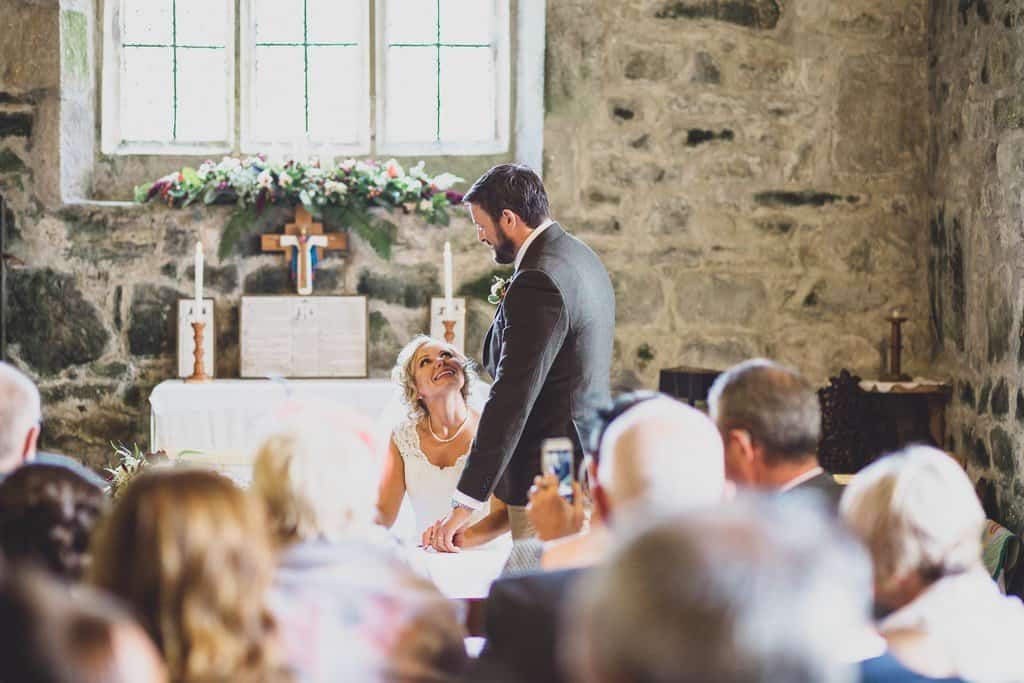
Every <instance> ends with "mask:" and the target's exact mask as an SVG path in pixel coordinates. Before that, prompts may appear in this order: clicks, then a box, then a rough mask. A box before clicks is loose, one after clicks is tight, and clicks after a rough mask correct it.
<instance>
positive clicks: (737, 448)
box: [725, 429, 758, 465]
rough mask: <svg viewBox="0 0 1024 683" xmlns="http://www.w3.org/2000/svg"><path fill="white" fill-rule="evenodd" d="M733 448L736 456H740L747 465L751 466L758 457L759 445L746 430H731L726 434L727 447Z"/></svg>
mask: <svg viewBox="0 0 1024 683" xmlns="http://www.w3.org/2000/svg"><path fill="white" fill-rule="evenodd" d="M730 446H731V447H732V449H733V450H732V452H733V455H734V456H739V458H740V459H741V460H742V461H743V463H744V464H745V465H751V464H752V463H753V462H754V459H755V458H756V457H757V451H758V448H757V445H756V444H755V443H754V440H753V439H751V438H750V432H748V431H747V430H746V429H730V430H729V431H728V432H727V433H726V438H725V447H726V448H729V447H730Z"/></svg>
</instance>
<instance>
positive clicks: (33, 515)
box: [0, 463, 107, 581]
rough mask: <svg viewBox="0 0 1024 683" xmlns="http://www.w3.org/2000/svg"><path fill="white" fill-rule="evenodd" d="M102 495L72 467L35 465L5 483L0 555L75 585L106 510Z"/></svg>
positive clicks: (0, 485) (0, 499)
mask: <svg viewBox="0 0 1024 683" xmlns="http://www.w3.org/2000/svg"><path fill="white" fill-rule="evenodd" d="M106 504H107V498H106V496H105V495H104V493H103V490H102V489H100V488H99V487H97V486H95V485H93V484H92V483H90V482H89V481H88V480H86V479H85V478H84V477H82V476H80V475H79V474H77V473H76V472H74V471H73V470H71V469H68V468H67V467H61V466H59V465H41V464H35V463H31V464H29V465H25V466H24V467H20V468H18V469H17V470H16V471H15V472H14V473H13V474H11V475H10V476H9V477H7V478H6V479H4V480H3V481H2V482H0V551H2V554H3V556H4V558H5V559H6V560H8V561H9V562H11V563H15V564H18V563H22V562H29V563H33V564H35V565H38V566H40V567H42V568H45V569H47V570H49V571H50V572H52V573H54V574H55V575H57V576H59V577H61V578H63V579H67V580H70V581H75V580H78V579H80V578H82V576H83V574H84V573H85V571H86V569H87V568H88V566H89V541H90V538H91V536H92V532H93V528H94V527H95V526H96V523H97V521H98V520H99V516H100V514H101V513H102V511H103V510H104V508H105V507H106Z"/></svg>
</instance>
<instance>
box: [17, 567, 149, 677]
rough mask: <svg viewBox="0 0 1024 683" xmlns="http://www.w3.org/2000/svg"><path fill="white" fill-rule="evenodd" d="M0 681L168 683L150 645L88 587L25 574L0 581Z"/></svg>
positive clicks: (120, 611)
mask: <svg viewBox="0 0 1024 683" xmlns="http://www.w3.org/2000/svg"><path fill="white" fill-rule="evenodd" d="M0 642H3V643H4V656H3V657H0V681H11V682H12V683H13V682H14V681H18V682H20V683H164V681H166V680H167V674H166V671H165V669H164V666H163V663H162V662H161V661H160V654H159V653H158V652H157V650H156V648H155V647H153V643H152V641H150V639H149V637H148V636H147V635H146V634H145V633H144V632H143V631H142V629H141V628H139V626H138V624H136V623H135V622H134V621H133V620H132V618H131V617H130V616H129V615H128V613H127V612H126V611H125V610H124V609H122V608H121V606H120V605H119V604H117V603H115V602H114V601H113V600H111V599H109V598H108V597H106V596H104V595H102V594H100V593H99V592H98V591H93V590H90V589H88V588H86V587H84V586H76V587H75V588H74V590H73V591H71V590H67V589H66V588H65V586H63V585H61V584H59V583H57V582H55V581H53V580H52V579H50V578H48V577H46V576H45V575H43V574H36V573H31V572H28V571H25V570H19V571H17V572H12V573H10V574H8V575H6V576H3V577H2V578H0Z"/></svg>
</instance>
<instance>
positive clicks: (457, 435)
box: [427, 411, 469, 443]
mask: <svg viewBox="0 0 1024 683" xmlns="http://www.w3.org/2000/svg"><path fill="white" fill-rule="evenodd" d="M467 422H469V411H466V418H465V419H464V420H463V421H462V424H460V425H459V428H458V429H456V430H455V433H454V434H452V436H451V438H448V439H442V438H441V437H439V436H438V435H437V434H435V433H434V428H433V427H431V426H430V416H429V415H427V430H428V431H429V432H430V435H431V436H432V437H434V440H435V441H437V442H438V443H451V442H452V441H455V439H457V438H458V437H459V434H461V433H462V428H463V427H465V426H466V423H467Z"/></svg>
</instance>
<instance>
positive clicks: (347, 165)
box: [338, 159, 356, 171]
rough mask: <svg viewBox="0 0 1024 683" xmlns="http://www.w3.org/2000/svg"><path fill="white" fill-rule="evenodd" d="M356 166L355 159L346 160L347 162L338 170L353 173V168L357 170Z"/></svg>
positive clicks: (342, 163)
mask: <svg viewBox="0 0 1024 683" xmlns="http://www.w3.org/2000/svg"><path fill="white" fill-rule="evenodd" d="M355 166H356V160H355V159H345V161H343V162H341V164H340V165H339V166H338V168H340V169H341V170H342V171H351V170H352V169H353V168H355Z"/></svg>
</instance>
